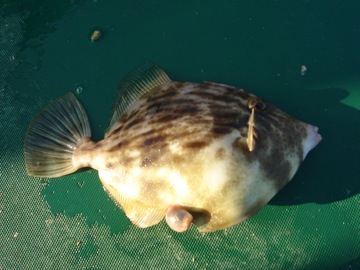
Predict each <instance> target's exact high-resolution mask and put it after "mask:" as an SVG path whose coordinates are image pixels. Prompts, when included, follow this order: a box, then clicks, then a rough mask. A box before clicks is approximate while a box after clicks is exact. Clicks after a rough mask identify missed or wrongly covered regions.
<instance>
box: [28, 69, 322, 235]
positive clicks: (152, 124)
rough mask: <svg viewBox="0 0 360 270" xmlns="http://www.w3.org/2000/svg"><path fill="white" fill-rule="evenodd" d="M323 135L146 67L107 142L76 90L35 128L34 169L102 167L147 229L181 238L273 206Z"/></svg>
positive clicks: (249, 101)
mask: <svg viewBox="0 0 360 270" xmlns="http://www.w3.org/2000/svg"><path fill="white" fill-rule="evenodd" d="M317 131H318V128H317V127H315V126H312V125H309V124H305V123H303V122H301V121H298V120H296V119H294V118H292V117H291V116H289V115H287V114H286V113H284V112H282V111H281V110H279V109H277V108H275V107H274V106H273V105H271V104H270V103H267V102H265V101H263V100H261V99H259V98H257V97H256V96H255V95H253V94H250V93H248V92H245V91H244V90H242V89H239V88H236V87H233V86H228V85H223V84H216V83H205V84H196V83H188V82H176V81H171V80H170V79H169V77H168V76H167V75H166V73H165V72H164V71H163V70H162V69H160V68H159V67H157V66H155V65H152V64H144V65H141V66H140V67H138V68H136V69H135V70H134V71H132V72H131V73H129V74H128V75H127V76H126V77H125V78H124V79H123V80H122V81H121V82H120V84H119V89H118V94H117V98H116V100H115V102H114V108H113V115H112V118H111V121H110V126H109V128H108V130H107V132H106V134H105V138H104V139H103V140H102V141H99V142H94V141H92V140H91V139H90V137H91V132H90V127H89V122H88V118H87V116H86V113H85V111H84V109H83V107H82V106H81V104H80V103H79V101H78V100H77V99H76V98H75V96H74V95H73V94H72V93H69V94H67V95H65V96H64V97H62V98H60V99H58V100H56V101H55V102H54V103H52V104H51V105H50V106H48V107H47V108H46V109H44V110H43V111H42V112H41V113H40V114H39V115H38V116H37V117H36V118H35V120H33V122H32V123H31V125H30V128H29V130H28V133H27V135H26V138H25V163H26V168H27V172H28V174H29V175H32V176H37V177H60V176H62V175H66V174H70V173H73V172H75V171H76V170H78V169H80V168H83V167H91V168H94V169H96V170H98V171H99V177H100V180H101V182H102V184H103V186H104V188H105V189H106V190H107V192H108V193H109V195H110V196H111V197H112V198H113V199H114V201H115V202H116V203H118V204H119V205H121V207H122V208H123V210H124V211H125V213H126V215H127V217H128V218H129V219H130V220H131V221H132V223H134V224H135V225H137V226H139V227H142V228H145V227H149V226H152V225H155V224H157V223H159V222H160V221H161V220H162V219H163V218H164V217H166V221H167V223H168V225H169V226H170V228H171V229H173V230H175V231H177V232H183V231H186V230H187V229H189V227H190V226H191V224H195V225H196V226H197V227H198V230H199V231H200V232H211V231H216V230H221V229H225V228H227V227H230V226H233V225H236V224H238V223H240V222H242V221H243V220H245V219H246V218H248V217H250V216H252V215H254V214H255V213H256V212H257V211H258V210H259V209H260V208H261V207H262V206H264V205H265V204H266V203H267V202H268V201H269V200H270V199H271V198H272V197H273V196H274V195H275V194H276V193H277V192H278V191H279V190H280V189H281V188H282V187H283V186H284V185H285V184H286V183H288V182H289V181H290V180H291V178H292V177H293V176H294V174H295V172H296V171H297V169H298V167H299V165H300V163H301V162H302V161H303V160H304V158H305V157H306V155H307V153H308V152H309V151H310V150H311V149H312V148H314V147H315V146H316V145H317V144H318V143H319V142H320V140H321V136H320V135H319V134H318V133H317Z"/></svg>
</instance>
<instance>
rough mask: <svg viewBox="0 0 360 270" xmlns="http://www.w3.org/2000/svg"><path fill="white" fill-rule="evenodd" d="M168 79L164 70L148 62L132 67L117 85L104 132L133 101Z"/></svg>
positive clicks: (109, 128) (109, 129) (109, 130)
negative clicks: (107, 125) (108, 120)
mask: <svg viewBox="0 0 360 270" xmlns="http://www.w3.org/2000/svg"><path fill="white" fill-rule="evenodd" d="M168 81H170V78H169V77H168V75H167V74H166V73H165V71H164V70H162V69H161V68H160V67H158V66H156V65H154V64H152V63H149V62H146V63H144V64H142V65H140V66H138V67H136V68H134V69H133V70H132V71H130V72H129V73H128V74H127V75H125V77H124V78H123V79H122V80H121V81H120V83H119V85H118V87H117V92H116V97H115V100H114V103H113V109H112V116H111V119H110V124H109V127H108V130H107V132H106V134H109V133H110V132H111V129H112V127H113V126H114V123H116V121H117V120H118V119H119V118H120V117H121V116H122V115H123V114H124V113H125V112H126V111H127V109H128V108H129V107H131V105H132V104H133V103H134V102H135V101H137V100H139V99H140V98H141V97H142V96H143V95H145V94H146V93H148V92H150V91H151V90H152V89H154V88H155V87H156V86H159V85H161V84H164V83H166V82H168ZM105 137H106V135H105Z"/></svg>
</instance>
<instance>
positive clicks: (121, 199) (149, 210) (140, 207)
mask: <svg viewBox="0 0 360 270" xmlns="http://www.w3.org/2000/svg"><path fill="white" fill-rule="evenodd" d="M99 176H100V179H101V175H100V174H99ZM101 182H102V184H103V186H104V188H105V189H106V191H107V192H108V193H109V195H110V197H111V198H112V199H113V200H114V201H115V203H118V204H120V206H121V208H122V209H123V210H124V212H125V215H126V216H127V217H128V218H129V219H130V221H131V222H132V223H133V224H134V225H136V226H138V227H140V228H146V227H150V226H153V225H156V224H158V223H159V222H160V221H161V220H162V219H163V218H164V217H165V214H166V209H160V208H156V207H151V206H150V207H149V206H147V205H145V204H143V203H141V202H140V201H139V200H136V199H130V198H126V197H125V196H122V195H121V192H119V191H118V190H117V189H116V188H114V187H113V186H112V185H109V184H107V182H106V181H101Z"/></svg>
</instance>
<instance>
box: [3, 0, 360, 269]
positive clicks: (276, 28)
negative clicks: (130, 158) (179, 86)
mask: <svg viewBox="0 0 360 270" xmlns="http://www.w3.org/2000/svg"><path fill="white" fill-rule="evenodd" d="M359 10H360V2H359V1H355V0H354V1H198V0H195V1H161V0H159V1H140V0H134V1H115V0H114V1H102V0H97V1H10V0H2V1H1V2H0V269H359V268H360V195H359V193H360V30H359V29H360V28H359V25H360V16H359ZM95 28H96V29H101V30H102V32H103V36H102V37H101V38H100V39H99V40H98V41H97V42H91V41H90V40H89V38H90V34H91V31H92V30H93V29H95ZM144 61H152V62H154V63H157V64H158V65H160V66H161V67H163V68H164V69H165V70H166V71H167V72H168V73H169V76H170V77H171V78H173V79H176V80H183V81H193V82H202V81H204V80H208V81H215V82H220V83H227V84H231V85H237V86H240V87H243V88H245V89H247V90H249V91H252V92H254V93H256V94H257V95H259V96H261V97H263V98H265V99H266V100H269V101H270V102H272V103H274V104H276V105H277V106H278V107H280V108H282V109H283V110H284V111H287V112H289V113H290V114H292V115H294V116H296V117H297V118H299V119H302V120H305V121H307V122H310V123H312V124H314V125H317V126H319V127H320V133H321V134H322V136H323V141H322V142H321V143H320V145H319V146H318V147H317V148H316V149H315V150H314V151H313V152H311V153H310V155H309V156H308V158H307V159H306V161H305V162H304V163H303V165H302V166H301V168H300V170H299V172H298V173H297V174H296V176H295V177H294V179H293V181H292V182H291V183H290V184H289V185H288V186H286V187H285V188H284V189H283V190H282V191H281V192H280V193H279V194H278V195H277V196H276V197H275V198H274V199H273V200H272V201H271V202H270V203H269V204H268V205H267V206H266V207H264V208H263V209H262V210H261V211H260V212H259V213H258V214H257V215H256V216H254V217H253V218H251V219H249V220H247V221H245V222H243V223H242V224H240V225H237V226H235V227H232V228H229V229H227V230H224V231H219V232H215V233H209V234H200V233H198V232H197V230H196V229H195V228H192V229H191V230H190V231H188V232H186V233H183V234H178V233H175V232H173V231H171V230H170V229H169V228H168V227H167V225H166V223H165V222H161V223H160V224H159V225H157V226H154V227H151V228H147V229H139V228H136V227H135V226H133V225H132V224H131V223H130V222H129V221H128V219H127V218H126V217H125V215H124V213H123V212H122V211H121V209H119V208H117V206H116V205H115V204H114V203H113V202H112V201H111V200H110V199H109V198H108V196H107V194H106V193H105V192H104V190H103V189H102V186H101V184H100V181H99V180H98V176H97V172H96V171H93V170H82V171H80V172H78V173H75V174H72V175H69V176H66V177H62V178H58V179H38V178H33V177H29V176H27V175H26V172H25V167H24V160H23V139H24V136H25V133H26V130H27V127H28V125H29V123H30V121H31V119H32V118H33V117H34V116H35V115H36V113H38V112H39V111H40V110H41V109H42V108H43V107H44V106H46V105H47V104H48V103H50V102H51V101H52V100H54V99H55V98H57V97H59V96H62V95H63V94H65V93H66V92H67V91H72V92H74V93H76V94H77V95H78V98H79V99H80V100H81V102H82V104H83V105H84V107H85V108H86V111H87V112H88V115H89V118H90V122H91V126H92V132H93V134H94V136H93V137H94V138H95V139H97V140H99V139H101V138H102V137H103V132H104V130H105V129H106V125H107V122H108V119H109V117H110V111H111V103H112V99H113V97H114V95H115V88H116V85H117V83H118V82H119V80H120V78H121V77H122V76H123V75H124V74H125V73H126V72H127V71H129V70H130V69H131V68H132V67H134V66H136V65H138V64H141V63H143V62H144ZM301 65H306V67H307V68H308V70H307V72H306V74H305V75H304V76H301V74H300V67H301ZM189 158H190V157H189Z"/></svg>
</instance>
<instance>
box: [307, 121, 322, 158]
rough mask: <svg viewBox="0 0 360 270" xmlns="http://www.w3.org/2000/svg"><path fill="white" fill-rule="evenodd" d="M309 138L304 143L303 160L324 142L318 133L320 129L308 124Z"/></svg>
mask: <svg viewBox="0 0 360 270" xmlns="http://www.w3.org/2000/svg"><path fill="white" fill-rule="evenodd" d="M306 131H307V136H306V137H305V139H304V141H303V160H304V159H305V158H306V156H307V154H308V153H309V152H310V151H311V150H312V149H314V148H315V147H316V146H317V145H318V144H319V143H320V141H321V140H322V136H321V135H320V134H319V133H318V131H319V128H318V127H317V126H313V125H310V124H306Z"/></svg>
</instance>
